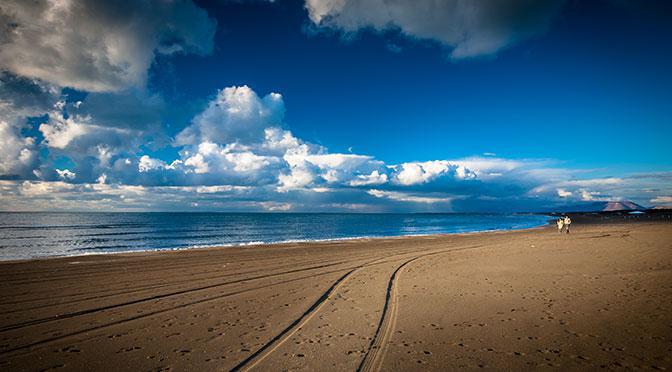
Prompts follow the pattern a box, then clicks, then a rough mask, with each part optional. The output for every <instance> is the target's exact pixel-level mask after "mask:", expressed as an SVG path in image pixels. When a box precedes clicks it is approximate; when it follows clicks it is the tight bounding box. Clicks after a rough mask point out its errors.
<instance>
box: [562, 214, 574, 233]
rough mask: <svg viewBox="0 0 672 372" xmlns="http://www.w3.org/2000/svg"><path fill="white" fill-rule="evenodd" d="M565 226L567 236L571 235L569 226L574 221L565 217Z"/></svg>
mask: <svg viewBox="0 0 672 372" xmlns="http://www.w3.org/2000/svg"><path fill="white" fill-rule="evenodd" d="M563 224H564V225H565V231H566V232H567V234H569V225H571V224H572V219H571V218H569V216H565V220H564V221H563Z"/></svg>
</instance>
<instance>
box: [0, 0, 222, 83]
mask: <svg viewBox="0 0 672 372" xmlns="http://www.w3.org/2000/svg"><path fill="white" fill-rule="evenodd" d="M0 21H1V22H2V24H3V27H4V29H3V35H1V36H0V68H1V69H3V70H7V71H11V72H12V73H14V74H17V75H21V76H25V77H29V78H37V79H41V80H43V81H47V82H50V83H53V84H56V85H59V86H63V87H73V88H76V89H80V90H86V91H93V92H100V91H118V90H121V89H125V88H128V87H131V86H140V85H142V84H143V83H144V81H145V79H146V76H147V70H148V68H149V66H150V64H151V63H152V61H153V60H154V56H155V54H173V53H177V52H187V53H199V54H207V53H209V52H210V51H211V50H212V39H213V35H214V31H215V24H216V23H215V21H214V20H212V19H210V18H209V17H208V15H207V13H206V12H205V11H204V10H203V9H201V8H199V7H197V6H196V5H194V3H192V2H191V1H161V0H150V1H142V2H137V1H95V0H38V1H22V0H5V1H3V2H2V4H1V5H0Z"/></svg>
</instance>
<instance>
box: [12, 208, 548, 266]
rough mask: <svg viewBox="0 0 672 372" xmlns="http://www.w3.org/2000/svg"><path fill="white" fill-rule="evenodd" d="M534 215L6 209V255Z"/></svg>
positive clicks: (440, 226) (494, 226)
mask: <svg viewBox="0 0 672 372" xmlns="http://www.w3.org/2000/svg"><path fill="white" fill-rule="evenodd" d="M548 218H549V217H547V216H542V215H534V214H310V213H305V214H268V213H259V214H255V213H56V212H54V213H41V212H26V213H23V212H20V213H14V212H4V213H0V260H17V259H31V258H40V257H55V256H77V255H85V254H101V253H120V252H137V251H149V250H172V249H189V248H193V249H196V248H202V247H212V246H238V245H251V244H260V243H269V244H272V243H282V242H304V241H324V240H340V239H354V238H362V237H383V236H403V235H428V234H450V233H465V232H477V231H492V230H514V229H525V228H530V227H535V226H541V225H544V224H546V221H547V220H548Z"/></svg>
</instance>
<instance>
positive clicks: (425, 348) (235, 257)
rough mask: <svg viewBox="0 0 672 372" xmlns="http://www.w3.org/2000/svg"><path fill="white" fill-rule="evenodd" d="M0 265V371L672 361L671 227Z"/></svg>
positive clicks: (586, 365)
mask: <svg viewBox="0 0 672 372" xmlns="http://www.w3.org/2000/svg"><path fill="white" fill-rule="evenodd" d="M572 227H573V229H572V234H570V235H566V234H562V235H561V234H558V233H557V231H556V230H555V229H554V228H553V227H545V228H539V229H531V230H526V231H518V232H493V233H482V234H468V235H450V236H430V237H408V238H390V239H373V240H357V241H341V242H332V243H326V242H325V243H311V244H307V243H306V244H288V245H276V246H259V247H241V248H224V249H204V250H192V251H180V252H161V253H156V252H155V253H143V254H125V255H108V256H85V257H71V258H61V259H46V260H33V261H25V262H5V263H0V370H4V371H13V370H43V369H62V370H134V371H136V370H169V369H172V370H231V369H242V370H247V369H256V370H286V369H292V370H294V369H303V370H344V371H354V370H358V369H361V370H450V369H456V368H469V369H472V368H473V369H476V368H486V369H498V370H501V369H513V370H522V369H529V368H539V367H549V368H550V367H557V368H559V369H562V370H585V369H598V368H602V367H606V368H644V369H672V224H670V223H638V224H602V225H599V224H596V225H581V226H572Z"/></svg>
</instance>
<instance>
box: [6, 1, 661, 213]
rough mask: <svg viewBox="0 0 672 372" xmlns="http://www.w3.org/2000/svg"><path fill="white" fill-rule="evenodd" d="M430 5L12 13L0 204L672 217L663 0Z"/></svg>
mask: <svg viewBox="0 0 672 372" xmlns="http://www.w3.org/2000/svg"><path fill="white" fill-rule="evenodd" d="M431 3H432V2H431V1H430V0H422V1H420V2H418V3H415V4H413V6H411V5H410V4H409V3H407V2H404V1H401V0H398V1H390V2H386V3H383V2H381V0H369V1H363V2H358V1H354V0H345V1H343V2H330V1H326V0H305V1H299V0H297V1H290V0H287V1H283V0H276V1H274V2H269V1H212V2H204V1H195V2H191V1H175V2H159V1H156V2H155V1H147V2H143V3H123V4H122V5H118V4H107V3H102V2H97V1H85V0H78V1H75V0H72V1H65V2H62V3H61V4H60V5H59V4H58V3H56V2H54V3H52V2H50V1H44V2H37V3H35V4H31V5H26V4H25V3H24V2H19V1H17V2H13V1H9V2H7V4H6V5H2V6H0V19H3V20H9V21H7V22H5V24H7V25H9V26H8V27H6V28H5V29H0V33H2V37H0V43H3V45H2V48H1V50H2V51H0V70H2V75H1V76H0V77H1V79H0V133H1V134H2V137H3V139H2V140H0V182H2V185H1V186H2V187H1V188H0V191H2V194H0V195H1V197H2V199H3V201H4V203H3V206H2V207H0V208H3V209H7V210H42V209H47V208H58V209H66V210H70V209H77V210H80V209H84V210H221V211H259V210H267V211H359V212H384V211H490V210H492V211H515V210H552V209H562V208H567V207H568V206H573V205H577V204H581V203H586V202H595V201H606V200H621V199H629V200H634V201H636V202H639V203H642V204H645V205H663V204H672V187H671V186H669V185H670V182H669V181H670V180H672V164H671V163H672V162H671V161H670V159H672V149H671V147H670V146H669V144H668V142H669V138H671V137H672V125H671V124H672V123H671V120H672V105H670V102H672V90H671V89H670V87H672V74H670V73H669V66H672V46H670V43H668V42H666V40H669V39H670V36H672V35H671V33H672V26H670V25H672V22H670V21H671V20H672V9H671V7H670V6H669V5H668V4H666V2H664V1H648V2H636V1H626V0H622V1H616V0H599V1H591V2H583V1H548V2H544V3H541V4H540V3H538V2H535V1H530V0H506V1H500V2H494V1H487V0H482V1H474V2H461V1H457V0H455V1H445V2H439V3H438V5H436V4H434V8H431V7H430V5H431ZM334 4H337V5H334ZM465 4H466V5H465ZM386 7H387V8H386ZM430 8H431V9H430ZM72 25H74V26H72ZM46 30H51V31H49V32H47V31H46ZM54 30H56V31H59V30H60V31H61V32H54ZM54 34H56V35H57V36H54ZM35 45H38V46H39V47H35ZM199 187H200V189H199Z"/></svg>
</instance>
